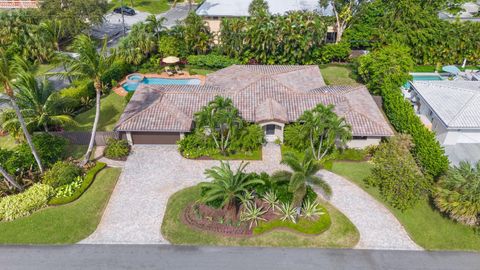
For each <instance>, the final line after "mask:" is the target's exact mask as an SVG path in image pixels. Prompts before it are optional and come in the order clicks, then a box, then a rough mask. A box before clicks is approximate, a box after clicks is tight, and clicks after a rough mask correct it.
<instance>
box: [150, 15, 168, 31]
mask: <svg viewBox="0 0 480 270" xmlns="http://www.w3.org/2000/svg"><path fill="white" fill-rule="evenodd" d="M166 20H167V19H166V18H165V17H160V18H157V16H155V15H154V14H151V15H148V17H147V19H146V20H145V22H146V26H147V29H148V30H149V31H150V32H151V33H154V34H155V35H157V36H158V35H159V34H160V32H161V31H162V30H164V29H165V26H163V24H164V23H165V21H166Z"/></svg>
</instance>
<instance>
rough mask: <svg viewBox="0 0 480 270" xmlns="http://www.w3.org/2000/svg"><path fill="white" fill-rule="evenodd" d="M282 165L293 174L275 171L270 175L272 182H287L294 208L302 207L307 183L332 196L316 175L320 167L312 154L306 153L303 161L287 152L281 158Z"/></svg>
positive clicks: (327, 187)
mask: <svg viewBox="0 0 480 270" xmlns="http://www.w3.org/2000/svg"><path fill="white" fill-rule="evenodd" d="M282 164H285V165H287V166H288V167H290V169H291V170H292V171H293V172H289V171H277V172H275V173H274V174H273V175H272V180H273V181H277V182H288V191H290V192H291V193H293V202H292V203H293V205H294V206H295V207H301V206H302V202H303V199H304V198H305V195H306V194H307V184H308V183H312V184H315V185H317V186H319V187H320V188H321V189H322V190H323V191H324V192H325V194H327V195H331V194H332V190H331V188H330V186H329V185H328V184H327V183H326V182H325V181H324V180H323V179H321V178H320V177H319V176H317V175H316V174H317V173H318V171H320V169H321V168H322V166H321V165H320V163H319V162H318V161H317V160H315V159H314V158H313V155H312V152H310V151H307V152H306V153H305V156H304V157H303V159H300V158H299V157H298V156H297V155H295V154H293V153H291V152H287V153H285V154H284V156H283V159H282Z"/></svg>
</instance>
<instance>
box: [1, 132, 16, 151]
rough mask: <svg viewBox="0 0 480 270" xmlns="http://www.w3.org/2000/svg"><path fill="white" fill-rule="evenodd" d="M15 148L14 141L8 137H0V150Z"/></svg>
mask: <svg viewBox="0 0 480 270" xmlns="http://www.w3.org/2000/svg"><path fill="white" fill-rule="evenodd" d="M15 146H17V143H16V142H15V139H14V138H13V137H12V136H10V135H5V136H0V148H4V149H13V148H14V147H15Z"/></svg>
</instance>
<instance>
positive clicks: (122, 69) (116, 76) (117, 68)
mask: <svg viewBox="0 0 480 270" xmlns="http://www.w3.org/2000/svg"><path fill="white" fill-rule="evenodd" d="M130 71H131V69H130V65H128V64H127V63H125V62H124V61H115V62H114V63H113V64H112V65H111V66H110V69H108V70H107V72H105V74H103V76H102V78H101V80H102V83H103V85H105V86H106V87H111V86H112V81H120V80H121V79H123V77H125V76H126V75H127V74H128V73H130Z"/></svg>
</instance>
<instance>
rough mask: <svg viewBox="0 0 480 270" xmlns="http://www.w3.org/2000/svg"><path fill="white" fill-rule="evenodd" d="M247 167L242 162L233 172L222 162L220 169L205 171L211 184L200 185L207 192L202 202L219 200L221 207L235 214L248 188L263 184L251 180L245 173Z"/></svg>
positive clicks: (259, 181)
mask: <svg viewBox="0 0 480 270" xmlns="http://www.w3.org/2000/svg"><path fill="white" fill-rule="evenodd" d="M247 165H248V163H244V162H242V163H241V164H240V166H239V167H238V168H237V170H236V171H235V172H234V171H232V169H231V167H230V163H228V162H223V161H222V162H221V164H220V167H218V166H215V167H213V168H210V169H207V170H205V175H206V176H207V178H209V179H211V180H212V182H209V183H202V187H204V188H206V190H207V192H206V193H205V194H204V195H203V198H202V201H203V202H204V203H208V202H212V201H215V200H221V201H222V203H221V207H224V208H225V209H226V210H229V211H233V212H232V213H233V214H236V213H237V210H238V208H239V204H240V202H241V200H242V199H243V197H244V195H245V194H246V193H248V187H249V186H252V185H256V184H264V182H263V180H261V179H257V178H252V177H251V176H250V175H249V174H247V173H245V167H246V166H247Z"/></svg>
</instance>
